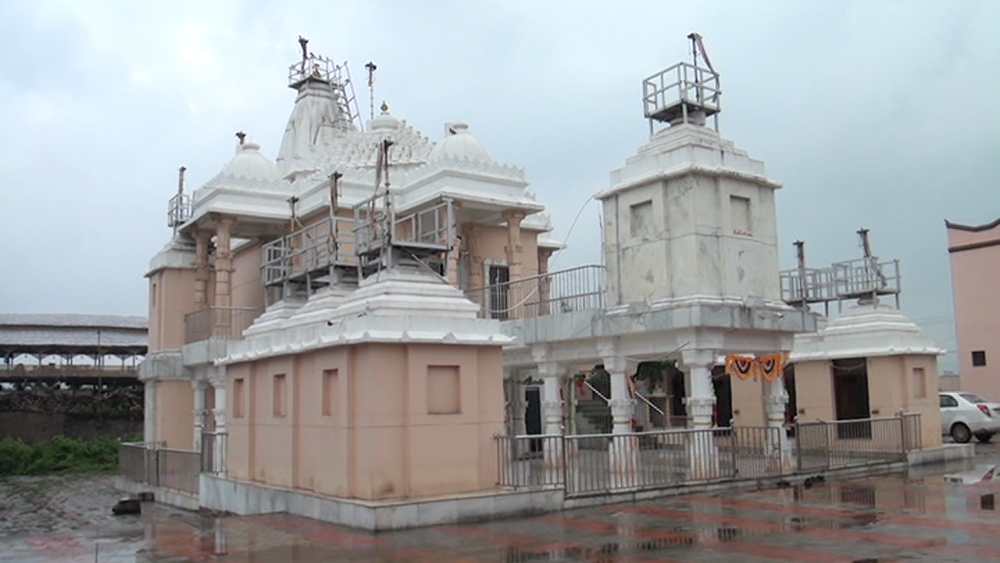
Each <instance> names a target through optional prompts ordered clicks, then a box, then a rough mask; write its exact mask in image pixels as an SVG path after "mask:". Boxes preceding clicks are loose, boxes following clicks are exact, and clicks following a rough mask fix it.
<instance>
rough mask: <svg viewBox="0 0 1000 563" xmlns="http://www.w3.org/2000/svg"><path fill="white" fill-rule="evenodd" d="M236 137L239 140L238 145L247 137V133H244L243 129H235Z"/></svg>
mask: <svg viewBox="0 0 1000 563" xmlns="http://www.w3.org/2000/svg"><path fill="white" fill-rule="evenodd" d="M236 138H237V139H239V140H240V145H242V144H243V141H245V140H246V138H247V134H246V133H244V132H243V131H237V132H236Z"/></svg>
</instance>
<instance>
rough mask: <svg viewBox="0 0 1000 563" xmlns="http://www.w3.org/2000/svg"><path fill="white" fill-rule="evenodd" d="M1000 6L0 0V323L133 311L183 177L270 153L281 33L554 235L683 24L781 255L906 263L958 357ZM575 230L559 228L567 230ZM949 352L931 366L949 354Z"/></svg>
mask: <svg viewBox="0 0 1000 563" xmlns="http://www.w3.org/2000/svg"><path fill="white" fill-rule="evenodd" d="M998 29H1000V2H996V1H988V0H986V1H981V2H960V1H954V2H916V1H909V2H874V1H864V2H845V1H830V2H820V1H811V2H801V1H792V2H778V1H768V2H756V3H751V2H739V3H737V2H705V1H701V0H699V1H697V2H690V1H689V2H672V1H666V0H658V1H653V2H629V1H616V2H586V1H573V2H568V1H567V2H555V1H540V0H534V1H514V0H502V1H496V2H488V1H476V2H460V1H454V2H448V1H435V2H417V1H404V0H399V1H375V0H364V1H359V2H349V1H340V0H338V1H336V2H319V1H317V2H312V3H309V2H289V1H281V2H278V1H270V0H256V1H246V2H236V1H232V2H226V1H211V2H209V1H195V2H184V1H170V2H131V3H125V2H100V1H96V0H87V1H86V2H77V1H65V2H56V1H40V0H29V1H19V0H0V125H2V129H0V131H2V134H0V155H2V156H0V209H2V212H3V213H2V220H0V240H2V241H3V242H2V244H3V256H4V261H3V265H2V266H0V268H2V271H3V272H4V274H5V275H3V276H0V312H5V313H107V314H123V315H145V314H146V307H147V301H148V299H147V285H146V280H145V279H144V278H143V274H145V272H146V269H147V266H148V262H149V258H150V257H151V256H152V255H153V254H154V253H155V252H156V251H157V250H158V249H159V248H160V247H162V245H163V244H164V243H165V242H166V241H167V240H168V239H169V236H170V230H169V229H168V228H167V226H166V204H167V200H168V199H169V198H170V196H171V195H173V193H174V191H175V190H176V173H177V172H176V171H177V167H178V166H181V165H184V166H187V167H188V170H189V171H188V181H189V183H188V186H189V188H191V189H194V188H196V187H198V186H200V185H201V184H202V183H204V182H205V181H206V180H208V179H209V178H211V177H212V176H213V175H215V174H216V173H217V172H218V171H219V170H220V169H221V167H222V166H223V165H224V164H225V163H226V162H227V161H228V159H229V158H230V157H231V155H232V154H233V148H234V143H235V138H234V136H233V134H234V132H236V131H237V130H240V129H242V130H244V131H247V132H249V133H250V134H251V135H252V136H253V138H254V139H255V140H256V141H257V142H259V143H260V144H261V145H262V150H263V152H264V153H265V154H267V155H268V156H270V157H271V158H274V156H275V154H276V152H277V149H278V145H279V143H280V140H281V133H282V131H283V130H284V126H285V122H286V120H287V118H288V115H289V113H290V112H291V109H292V103H293V100H294V92H293V91H292V90H290V89H288V88H287V87H286V76H287V75H286V73H287V67H288V65H289V64H291V63H292V62H295V61H296V60H297V59H298V57H299V46H298V44H297V43H296V37H297V36H298V35H300V34H301V35H305V36H306V37H308V38H309V39H310V40H311V43H310V49H311V50H312V51H314V52H316V53H319V54H324V55H327V56H330V57H333V58H334V59H337V60H347V61H349V64H350V67H351V70H352V72H353V74H354V78H355V84H356V86H357V91H358V95H359V99H360V100H361V102H362V104H361V105H362V108H363V110H362V111H363V113H367V105H368V104H367V92H366V89H365V84H364V68H363V65H364V63H365V62H367V61H369V60H371V61H374V62H375V63H376V64H377V65H378V72H377V75H376V85H375V88H376V98H377V100H378V102H379V103H380V102H381V101H382V100H383V99H384V100H386V101H387V102H388V103H389V105H390V107H391V111H392V113H393V114H394V115H396V116H398V117H402V118H404V119H406V120H407V121H408V122H410V123H411V124H413V125H414V126H416V127H417V128H418V129H419V130H421V131H423V132H424V134H426V135H428V136H429V137H430V138H431V139H432V140H438V139H439V138H440V135H441V132H442V124H443V123H444V122H445V121H453V120H458V119H461V120H465V121H466V122H468V123H469V125H470V130H471V131H472V132H473V133H474V134H475V135H476V136H477V137H478V138H479V139H480V140H482V141H483V142H484V143H485V145H486V146H487V148H488V149H489V150H490V152H491V154H492V155H493V157H494V158H496V159H497V160H500V161H504V162H508V163H512V164H516V165H519V166H523V167H525V169H526V171H527V176H528V179H529V181H530V182H531V186H530V188H529V189H531V190H532V191H534V192H536V193H537V195H538V199H539V200H540V201H541V202H542V203H544V204H546V205H547V206H549V209H550V212H551V214H552V217H553V221H554V223H555V225H556V230H555V232H554V236H555V237H556V238H561V239H565V240H567V241H568V243H569V244H570V248H569V249H568V250H566V251H565V252H564V253H563V254H562V255H561V256H560V257H559V258H557V260H556V263H555V269H561V268H564V267H569V266H574V265H578V264H583V263H591V262H597V261H599V259H600V256H599V254H600V250H599V247H600V235H599V229H598V226H599V219H598V211H599V209H598V206H597V204H595V203H593V202H591V203H589V204H587V206H586V207H585V209H584V211H583V213H582V215H581V216H580V220H579V223H578V224H577V225H576V227H575V229H574V230H573V232H572V233H567V231H568V229H569V226H570V224H571V223H572V221H573V218H574V217H575V216H576V215H577V212H578V211H579V210H580V208H581V207H582V206H584V205H585V202H586V201H587V199H588V198H589V197H590V196H591V195H592V194H594V193H595V192H597V191H598V190H600V189H602V188H604V187H606V186H607V184H608V174H609V172H610V171H611V170H613V169H615V168H618V167H620V166H622V165H623V163H624V160H625V158H627V157H628V156H629V155H631V154H633V153H634V152H635V150H636V149H637V148H638V147H639V146H640V145H641V144H642V143H644V142H645V140H646V138H647V135H648V128H647V127H648V126H647V123H646V121H645V120H644V119H643V117H642V112H641V103H640V102H641V97H640V92H641V90H640V86H641V81H642V79H643V78H644V77H646V76H648V75H650V74H653V73H655V72H657V71H659V70H661V69H662V68H665V67H666V66H669V65H671V64H673V63H675V62H677V61H679V60H687V58H688V42H687V40H686V39H685V37H686V35H687V34H688V33H690V32H692V31H698V32H700V33H701V34H702V35H703V36H704V37H705V41H706V45H707V47H708V51H709V54H710V56H711V58H712V62H713V64H714V66H715V67H716V69H717V70H718V71H719V72H720V73H721V75H722V84H723V90H724V94H723V97H722V104H723V108H724V111H723V113H722V114H721V131H722V134H723V135H724V136H725V137H727V138H729V139H731V140H733V141H735V142H736V144H737V146H739V147H741V148H743V149H745V150H747V151H749V152H750V154H751V156H753V157H755V158H759V159H762V160H763V161H764V162H765V163H766V166H767V171H768V174H769V176H771V177H772V178H774V179H775V180H777V181H779V182H782V183H783V184H784V188H783V189H782V190H780V191H779V192H778V219H779V228H778V232H779V237H780V248H781V253H782V267H783V268H791V267H792V266H793V265H794V256H793V252H792V251H793V247H792V241H794V240H795V239H803V240H805V241H806V252H807V255H808V261H809V265H810V266H822V265H827V264H829V263H830V262H833V261H837V260H845V259H850V258H856V257H859V256H860V249H859V248H858V245H857V237H856V235H855V231H856V230H857V229H858V228H860V227H867V228H869V229H871V232H872V235H871V236H872V242H873V245H874V250H875V252H876V254H877V255H879V256H880V257H882V258H899V259H901V260H902V271H903V275H904V279H903V289H904V292H903V295H902V309H903V310H904V312H906V313H907V314H908V315H910V317H911V318H913V319H914V320H916V321H917V322H918V323H920V324H921V325H922V326H923V327H924V328H925V330H927V332H928V333H929V334H931V335H932V336H933V337H934V338H935V339H937V340H938V342H939V344H941V345H943V346H945V347H947V348H949V349H950V350H953V349H954V346H955V340H954V328H953V309H952V299H951V284H950V273H949V263H948V254H947V248H946V247H947V244H946V233H945V228H944V220H945V219H949V220H952V221H955V222H960V223H966V224H981V223H986V222H989V221H992V220H994V219H996V218H998V217H1000V185H998V181H997V178H1000V110H998V109H997V108H998V100H1000V33H998V32H997V30H998ZM567 234H568V236H567ZM953 366H954V360H953V357H946V358H945V361H944V363H943V367H945V368H946V369H947V368H949V367H953Z"/></svg>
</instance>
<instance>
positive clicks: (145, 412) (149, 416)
mask: <svg viewBox="0 0 1000 563" xmlns="http://www.w3.org/2000/svg"><path fill="white" fill-rule="evenodd" d="M142 395H143V396H142V403H143V409H142V441H143V442H155V441H156V437H157V433H156V380H146V381H145V382H144V388H143V394H142Z"/></svg>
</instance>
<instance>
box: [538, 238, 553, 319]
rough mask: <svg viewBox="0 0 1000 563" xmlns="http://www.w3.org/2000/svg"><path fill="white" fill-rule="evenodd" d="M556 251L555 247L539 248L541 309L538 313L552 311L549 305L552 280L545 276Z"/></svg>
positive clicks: (539, 295)
mask: <svg viewBox="0 0 1000 563" xmlns="http://www.w3.org/2000/svg"><path fill="white" fill-rule="evenodd" d="M554 251H555V249H553V248H539V249H538V302H539V303H540V305H539V311H538V315H539V316H541V315H548V314H549V313H552V310H551V307H550V306H549V294H550V289H551V288H550V286H551V281H550V280H549V279H548V278H547V277H545V274H548V273H549V258H551V257H552V253H553V252H554Z"/></svg>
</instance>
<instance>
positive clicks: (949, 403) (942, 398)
mask: <svg viewBox="0 0 1000 563" xmlns="http://www.w3.org/2000/svg"><path fill="white" fill-rule="evenodd" d="M938 403H939V406H940V407H941V408H942V409H944V408H951V407H957V406H958V399H956V398H954V397H952V396H951V395H938Z"/></svg>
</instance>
